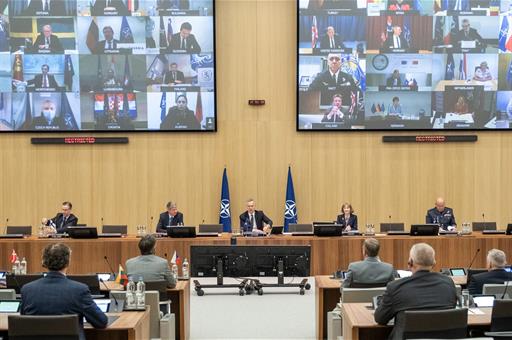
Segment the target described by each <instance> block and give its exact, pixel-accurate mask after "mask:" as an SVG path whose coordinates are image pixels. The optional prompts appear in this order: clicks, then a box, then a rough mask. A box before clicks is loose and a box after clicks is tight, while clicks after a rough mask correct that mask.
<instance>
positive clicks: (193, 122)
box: [160, 94, 201, 130]
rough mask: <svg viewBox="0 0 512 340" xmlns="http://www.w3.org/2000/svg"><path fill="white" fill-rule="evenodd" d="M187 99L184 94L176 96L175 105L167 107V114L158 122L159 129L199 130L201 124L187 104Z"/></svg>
mask: <svg viewBox="0 0 512 340" xmlns="http://www.w3.org/2000/svg"><path fill="white" fill-rule="evenodd" d="M187 103H188V100H187V97H186V96H185V95H184V94H181V95H179V96H178V97H177V98H176V106H173V107H171V108H169V111H168V112H167V116H165V118H164V119H163V120H162V123H161V124H160V129H161V130H200V129H201V124H200V122H199V121H198V120H197V119H196V116H195V115H194V111H192V110H190V109H189V108H188V106H187Z"/></svg>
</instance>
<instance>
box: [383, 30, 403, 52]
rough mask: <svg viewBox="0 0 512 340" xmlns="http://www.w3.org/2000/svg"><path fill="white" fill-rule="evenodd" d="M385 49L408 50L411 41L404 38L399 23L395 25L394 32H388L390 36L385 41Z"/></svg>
mask: <svg viewBox="0 0 512 340" xmlns="http://www.w3.org/2000/svg"><path fill="white" fill-rule="evenodd" d="M384 49H385V50H393V49H399V50H407V49H409V42H408V41H407V40H406V39H405V38H404V35H403V34H402V27H400V26H398V25H397V26H394V27H393V33H392V34H388V38H387V39H386V41H385V42H384Z"/></svg>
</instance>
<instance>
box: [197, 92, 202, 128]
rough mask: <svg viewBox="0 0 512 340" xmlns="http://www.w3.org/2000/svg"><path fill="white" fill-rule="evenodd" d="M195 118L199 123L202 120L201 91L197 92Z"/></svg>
mask: <svg viewBox="0 0 512 340" xmlns="http://www.w3.org/2000/svg"><path fill="white" fill-rule="evenodd" d="M196 119H197V121H198V122H199V124H201V122H202V121H203V101H202V100H201V91H199V92H197V100H196Z"/></svg>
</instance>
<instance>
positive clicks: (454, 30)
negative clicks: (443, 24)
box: [449, 15, 459, 43]
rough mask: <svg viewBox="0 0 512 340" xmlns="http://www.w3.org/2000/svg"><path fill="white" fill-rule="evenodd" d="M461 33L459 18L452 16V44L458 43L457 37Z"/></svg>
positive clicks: (450, 34)
mask: <svg viewBox="0 0 512 340" xmlns="http://www.w3.org/2000/svg"><path fill="white" fill-rule="evenodd" d="M458 33H459V16H458V15H454V16H452V23H451V25H450V33H449V36H450V43H453V42H455V41H456V36H457V34H458Z"/></svg>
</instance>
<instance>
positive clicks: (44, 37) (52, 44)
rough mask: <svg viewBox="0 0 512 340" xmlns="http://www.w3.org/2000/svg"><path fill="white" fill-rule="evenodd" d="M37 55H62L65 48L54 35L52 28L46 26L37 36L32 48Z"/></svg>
mask: <svg viewBox="0 0 512 340" xmlns="http://www.w3.org/2000/svg"><path fill="white" fill-rule="evenodd" d="M32 48H33V50H34V52H36V53H62V52H64V47H62V44H61V42H60V40H59V37H58V36H56V35H55V34H53V29H52V26H50V25H44V26H43V27H42V30H41V33H40V34H39V35H38V36H37V38H36V40H35V41H34V46H33V47H32Z"/></svg>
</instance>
